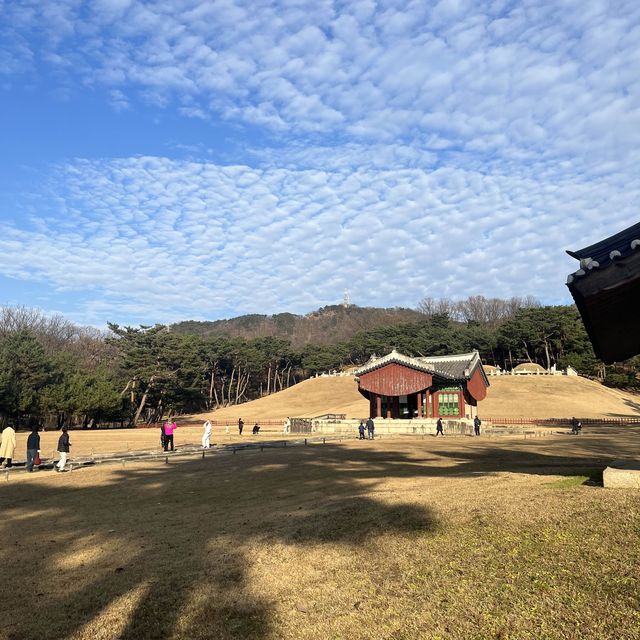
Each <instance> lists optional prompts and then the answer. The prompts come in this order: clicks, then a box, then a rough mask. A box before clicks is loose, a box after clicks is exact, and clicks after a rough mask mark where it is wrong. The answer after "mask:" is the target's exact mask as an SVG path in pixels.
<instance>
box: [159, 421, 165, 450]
mask: <svg viewBox="0 0 640 640" xmlns="http://www.w3.org/2000/svg"><path fill="white" fill-rule="evenodd" d="M166 440H167V436H166V435H165V433H164V422H163V423H162V424H161V425H160V448H161V449H164V444H165V442H166Z"/></svg>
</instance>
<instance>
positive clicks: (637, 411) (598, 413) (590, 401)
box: [479, 376, 640, 418]
mask: <svg viewBox="0 0 640 640" xmlns="http://www.w3.org/2000/svg"><path fill="white" fill-rule="evenodd" d="M489 381H490V382H491V386H490V387H489V389H488V392H487V397H486V399H485V400H483V401H482V402H481V403H480V408H479V411H480V413H481V414H483V415H485V416H490V417H492V418H498V417H513V418H568V417H571V416H580V417H581V418H589V417H593V418H620V417H636V418H637V417H639V416H640V396H638V395H635V394H632V393H625V392H624V391H619V390H617V389H611V388H609V387H605V386H603V385H601V384H600V383H599V382H595V381H593V380H587V379H586V378H581V377H579V376H492V377H491V378H490V379H489Z"/></svg>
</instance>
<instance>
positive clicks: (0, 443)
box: [0, 425, 16, 467]
mask: <svg viewBox="0 0 640 640" xmlns="http://www.w3.org/2000/svg"><path fill="white" fill-rule="evenodd" d="M15 450H16V431H15V429H14V428H13V427H11V426H9V425H7V426H6V427H5V428H4V430H3V431H2V435H1V436H0V465H1V464H2V463H3V462H4V465H5V467H10V466H11V464H12V460H13V452H14V451H15Z"/></svg>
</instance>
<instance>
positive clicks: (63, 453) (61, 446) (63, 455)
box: [53, 427, 71, 471]
mask: <svg viewBox="0 0 640 640" xmlns="http://www.w3.org/2000/svg"><path fill="white" fill-rule="evenodd" d="M68 431H69V430H68V429H67V427H62V434H61V435H60V437H59V438H58V453H59V454H60V460H59V461H58V464H55V465H53V468H54V469H55V470H56V471H64V467H65V465H66V464H67V457H68V456H69V447H71V442H70V441H69V433H68Z"/></svg>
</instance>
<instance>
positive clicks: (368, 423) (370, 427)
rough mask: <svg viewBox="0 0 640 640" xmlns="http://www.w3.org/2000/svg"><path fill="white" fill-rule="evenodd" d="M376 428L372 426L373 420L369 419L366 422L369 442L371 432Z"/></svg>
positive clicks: (371, 437) (371, 436)
mask: <svg viewBox="0 0 640 640" xmlns="http://www.w3.org/2000/svg"><path fill="white" fill-rule="evenodd" d="M375 428H376V426H375V425H374V424H373V420H372V419H371V418H369V419H368V420H367V435H368V436H369V440H373V432H374V431H375Z"/></svg>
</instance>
